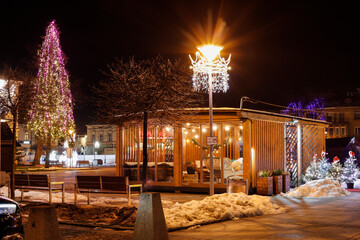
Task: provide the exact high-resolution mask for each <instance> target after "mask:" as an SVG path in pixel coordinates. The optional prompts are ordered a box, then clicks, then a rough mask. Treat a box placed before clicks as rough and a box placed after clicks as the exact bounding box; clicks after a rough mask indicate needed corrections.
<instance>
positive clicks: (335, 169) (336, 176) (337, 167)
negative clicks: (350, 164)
mask: <svg viewBox="0 0 360 240" xmlns="http://www.w3.org/2000/svg"><path fill="white" fill-rule="evenodd" d="M342 173H343V168H342V166H341V163H340V159H339V158H338V157H334V161H333V162H332V164H331V166H330V167H329V168H328V170H327V172H326V178H328V179H332V180H337V181H339V183H340V182H341V175H342Z"/></svg>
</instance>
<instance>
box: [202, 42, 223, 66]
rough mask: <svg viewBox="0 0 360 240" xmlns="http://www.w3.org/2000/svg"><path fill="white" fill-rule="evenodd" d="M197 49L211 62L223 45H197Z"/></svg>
mask: <svg viewBox="0 0 360 240" xmlns="http://www.w3.org/2000/svg"><path fill="white" fill-rule="evenodd" d="M197 49H198V50H199V51H200V52H201V54H202V55H203V56H204V57H205V58H206V60H208V61H209V62H212V61H213V60H214V59H215V58H216V56H217V55H219V54H220V51H221V50H222V49H223V47H220V46H216V45H211V44H209V45H203V46H200V47H197Z"/></svg>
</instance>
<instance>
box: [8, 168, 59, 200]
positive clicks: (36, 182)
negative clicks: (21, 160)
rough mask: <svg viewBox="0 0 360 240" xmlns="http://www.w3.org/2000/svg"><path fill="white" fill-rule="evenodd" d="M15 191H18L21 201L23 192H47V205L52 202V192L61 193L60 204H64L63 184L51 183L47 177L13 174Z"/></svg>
mask: <svg viewBox="0 0 360 240" xmlns="http://www.w3.org/2000/svg"><path fill="white" fill-rule="evenodd" d="M9 189H10V188H9ZM15 189H20V191H21V201H22V200H23V194H24V190H47V191H49V203H51V201H52V193H53V192H62V202H63V203H64V202H65V195H64V194H65V185H64V182H51V179H50V176H49V175H38V174H15ZM9 196H10V195H9Z"/></svg>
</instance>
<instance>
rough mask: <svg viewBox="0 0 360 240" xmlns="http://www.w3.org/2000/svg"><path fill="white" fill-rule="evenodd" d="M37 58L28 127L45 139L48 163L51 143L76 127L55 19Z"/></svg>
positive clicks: (46, 164)
mask: <svg viewBox="0 0 360 240" xmlns="http://www.w3.org/2000/svg"><path fill="white" fill-rule="evenodd" d="M38 59H39V61H38V63H39V70H38V74H37V78H36V80H35V81H34V84H33V86H34V95H33V99H32V105H31V108H30V112H29V115H30V116H29V118H30V121H29V123H28V127H29V128H30V129H31V130H32V131H33V132H34V134H35V135H36V137H38V138H39V139H41V140H43V141H46V143H47V144H46V145H47V151H46V161H45V167H49V155H50V147H51V143H52V142H55V141H57V140H59V139H65V138H66V137H67V132H68V131H69V130H75V123H74V116H73V102H72V95H71V92H70V82H69V76H68V73H67V71H66V69H65V57H64V53H63V52H62V50H61V46H60V40H59V32H58V30H57V27H56V24H55V20H54V21H52V22H51V23H50V24H49V26H48V27H47V29H46V35H45V37H44V41H43V43H42V46H41V49H40V50H39V52H38Z"/></svg>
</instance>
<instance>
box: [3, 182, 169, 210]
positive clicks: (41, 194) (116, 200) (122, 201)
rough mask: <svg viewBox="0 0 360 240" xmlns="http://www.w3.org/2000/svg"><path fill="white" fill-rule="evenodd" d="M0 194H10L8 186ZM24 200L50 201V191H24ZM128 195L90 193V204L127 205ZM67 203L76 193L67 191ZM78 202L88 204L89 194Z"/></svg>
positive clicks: (57, 195)
mask: <svg viewBox="0 0 360 240" xmlns="http://www.w3.org/2000/svg"><path fill="white" fill-rule="evenodd" d="M0 195H2V196H6V197H7V196H8V188H7V187H6V186H5V187H2V188H0ZM15 197H16V200H18V201H20V197H21V192H20V190H15ZM23 199H24V201H30V202H44V203H48V202H49V192H48V191H35V190H31V191H28V192H25V191H24V196H23ZM52 202H53V203H61V202H62V193H61V192H58V193H53V194H52ZM127 202H128V199H127V196H126V194H111V195H107V196H106V195H105V194H90V204H91V205H96V206H119V205H121V206H122V205H124V206H125V205H126V206H127ZM65 203H69V204H73V203H74V193H68V192H65ZM77 203H78V204H87V194H78V195H77ZM131 203H132V204H133V205H134V204H138V203H139V196H132V197H131ZM162 203H163V205H165V206H167V205H172V204H174V203H173V202H172V201H167V200H163V201H162Z"/></svg>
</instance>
